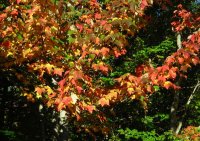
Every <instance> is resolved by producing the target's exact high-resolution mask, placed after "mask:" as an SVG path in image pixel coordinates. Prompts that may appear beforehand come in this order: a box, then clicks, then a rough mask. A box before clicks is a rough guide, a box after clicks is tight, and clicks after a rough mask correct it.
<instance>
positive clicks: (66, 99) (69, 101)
mask: <svg viewBox="0 0 200 141" xmlns="http://www.w3.org/2000/svg"><path fill="white" fill-rule="evenodd" d="M62 102H63V103H64V104H65V105H69V104H70V103H71V102H72V98H71V97H70V96H68V97H64V98H63V100H62Z"/></svg>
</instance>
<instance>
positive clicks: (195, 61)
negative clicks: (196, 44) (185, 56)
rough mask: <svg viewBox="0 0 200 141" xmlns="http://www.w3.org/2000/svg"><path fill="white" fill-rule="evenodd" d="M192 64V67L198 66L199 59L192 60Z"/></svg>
mask: <svg viewBox="0 0 200 141" xmlns="http://www.w3.org/2000/svg"><path fill="white" fill-rule="evenodd" d="M192 63H193V64H194V65H197V64H199V63H200V61H199V58H198V57H195V58H192Z"/></svg>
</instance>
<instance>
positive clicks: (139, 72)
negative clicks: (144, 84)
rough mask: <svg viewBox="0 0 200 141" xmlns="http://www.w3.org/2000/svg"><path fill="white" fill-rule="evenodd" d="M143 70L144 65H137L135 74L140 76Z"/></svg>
mask: <svg viewBox="0 0 200 141" xmlns="http://www.w3.org/2000/svg"><path fill="white" fill-rule="evenodd" d="M143 71H144V65H139V66H137V67H136V69H135V75H136V76H137V77H140V76H142V73H143Z"/></svg>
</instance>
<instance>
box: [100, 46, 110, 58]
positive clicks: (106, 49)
mask: <svg viewBox="0 0 200 141" xmlns="http://www.w3.org/2000/svg"><path fill="white" fill-rule="evenodd" d="M109 51H110V49H109V48H106V47H103V48H102V49H101V53H102V55H103V56H106V55H107V54H108V53H109Z"/></svg>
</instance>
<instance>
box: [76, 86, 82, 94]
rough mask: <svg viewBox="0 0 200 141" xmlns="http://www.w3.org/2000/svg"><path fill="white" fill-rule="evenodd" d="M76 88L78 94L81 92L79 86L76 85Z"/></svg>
mask: <svg viewBox="0 0 200 141" xmlns="http://www.w3.org/2000/svg"><path fill="white" fill-rule="evenodd" d="M76 89H77V91H78V93H79V94H80V93H81V92H82V90H83V88H82V87H80V86H76Z"/></svg>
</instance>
